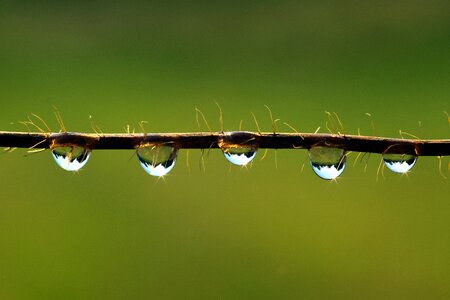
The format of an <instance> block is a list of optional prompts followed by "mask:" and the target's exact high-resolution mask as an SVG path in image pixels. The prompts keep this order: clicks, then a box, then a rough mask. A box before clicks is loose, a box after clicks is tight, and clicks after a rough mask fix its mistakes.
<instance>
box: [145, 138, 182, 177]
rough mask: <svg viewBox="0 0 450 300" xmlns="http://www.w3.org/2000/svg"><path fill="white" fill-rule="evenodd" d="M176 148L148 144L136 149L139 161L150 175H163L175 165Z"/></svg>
mask: <svg viewBox="0 0 450 300" xmlns="http://www.w3.org/2000/svg"><path fill="white" fill-rule="evenodd" d="M177 154H178V149H177V148H174V147H172V146H155V145H149V146H144V147H140V148H138V149H137V157H138V159H139V163H140V164H141V166H142V168H144V170H145V171H146V172H147V173H148V174H150V175H152V176H164V175H166V174H167V173H169V172H170V171H171V170H172V169H173V167H174V166H175V161H176V159H177Z"/></svg>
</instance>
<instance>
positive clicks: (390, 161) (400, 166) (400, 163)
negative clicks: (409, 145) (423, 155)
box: [383, 154, 417, 173]
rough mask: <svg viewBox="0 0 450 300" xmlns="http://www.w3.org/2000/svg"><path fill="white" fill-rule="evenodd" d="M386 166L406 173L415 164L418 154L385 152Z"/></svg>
mask: <svg viewBox="0 0 450 300" xmlns="http://www.w3.org/2000/svg"><path fill="white" fill-rule="evenodd" d="M383 160H384V164H385V165H386V167H388V169H389V170H391V171H392V172H395V173H406V172H408V171H409V170H411V168H412V167H413V166H414V164H415V163H416V161H417V156H415V155H412V154H383Z"/></svg>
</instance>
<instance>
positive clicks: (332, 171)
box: [52, 145, 417, 180]
mask: <svg viewBox="0 0 450 300" xmlns="http://www.w3.org/2000/svg"><path fill="white" fill-rule="evenodd" d="M221 150H222V153H223V155H224V156H225V158H226V159H227V160H228V161H229V162H230V163H232V164H234V165H237V166H245V165H247V164H248V163H250V162H251V161H252V160H253V159H254V158H255V156H256V152H257V148H255V147H253V146H242V147H235V146H234V147H223V148H221ZM90 154H91V151H90V150H89V149H87V148H84V147H81V146H57V147H54V148H53V149H52V155H53V158H54V159H55V161H56V163H57V164H58V165H59V166H60V167H61V168H63V169H64V170H67V171H78V170H79V169H81V168H82V167H83V166H84V165H85V164H86V163H87V161H88V160H89V156H90ZM136 154H137V157H138V160H139V163H140V165H141V166H142V168H143V169H144V170H145V171H146V172H147V173H148V174H150V175H152V176H157V177H160V176H164V175H166V174H168V173H169V172H170V171H171V170H172V169H173V167H174V166H175V162H176V159H177V155H178V149H177V148H176V147H173V146H170V145H146V146H142V147H139V148H138V149H137V150H136ZM309 159H310V165H311V167H312V169H313V171H314V172H315V173H316V174H317V176H319V177H320V178H322V179H326V180H332V179H335V178H337V177H338V176H339V175H341V174H342V172H343V171H344V169H345V165H346V160H347V156H346V153H345V150H343V149H341V148H333V147H324V146H315V147H312V148H310V149H309ZM383 160H384V164H385V165H386V167H388V169H389V170H391V171H392V172H395V173H406V172H408V171H409V170H411V168H412V167H413V166H414V164H415V163H416V160H417V156H414V155H409V154H383Z"/></svg>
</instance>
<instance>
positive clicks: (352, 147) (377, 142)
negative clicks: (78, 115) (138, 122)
mask: <svg viewBox="0 0 450 300" xmlns="http://www.w3.org/2000/svg"><path fill="white" fill-rule="evenodd" d="M224 142H225V143H227V144H236V145H240V144H241V145H251V146H253V147H257V148H262V149H310V148H311V147H315V146H322V147H334V148H341V149H343V150H345V151H353V152H366V153H380V154H384V153H399V154H413V155H415V156H448V155H450V139H438V140H419V139H398V138H387V137H378V136H360V135H345V134H322V133H298V132H296V133H276V134H275V133H273V132H270V133H267V132H261V133H260V132H250V131H229V132H210V133H204V132H188V133H141V134H138V133H126V134H120V133H106V134H94V133H77V132H60V133H43V132H35V133H26V132H7V131H0V147H8V148H40V149H49V148H51V147H52V146H54V145H79V146H83V147H86V148H89V149H91V150H101V149H118V150H120V149H136V148H138V147H139V146H141V145H145V144H170V145H173V146H174V147H176V148H178V149H208V148H220V145H222V144H223V143H224Z"/></svg>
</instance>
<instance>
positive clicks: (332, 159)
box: [309, 146, 347, 180]
mask: <svg viewBox="0 0 450 300" xmlns="http://www.w3.org/2000/svg"><path fill="white" fill-rule="evenodd" d="M309 159H310V164H311V167H312V169H313V170H314V172H315V173H316V174H317V176H319V177H320V178H322V179H326V180H331V179H335V178H336V177H338V176H339V175H341V174H342V172H343V171H344V168H345V162H346V160H347V157H346V156H345V151H344V150H343V149H340V148H329V147H322V146H317V147H312V148H311V149H309Z"/></svg>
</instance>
